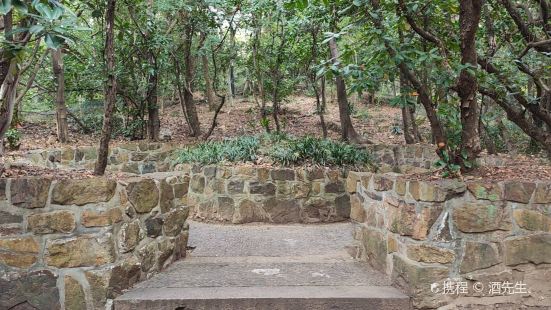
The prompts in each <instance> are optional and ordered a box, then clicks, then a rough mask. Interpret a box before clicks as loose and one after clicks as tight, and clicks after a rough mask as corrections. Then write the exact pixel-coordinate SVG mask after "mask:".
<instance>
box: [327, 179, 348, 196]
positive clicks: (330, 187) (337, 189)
mask: <svg viewBox="0 0 551 310" xmlns="http://www.w3.org/2000/svg"><path fill="white" fill-rule="evenodd" d="M344 190H345V189H344V184H343V183H342V182H332V183H328V184H325V193H327V194H341V193H344Z"/></svg>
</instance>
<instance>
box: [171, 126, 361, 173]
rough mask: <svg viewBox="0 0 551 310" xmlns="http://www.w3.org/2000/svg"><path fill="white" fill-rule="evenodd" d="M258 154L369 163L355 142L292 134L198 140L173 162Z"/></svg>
mask: <svg viewBox="0 0 551 310" xmlns="http://www.w3.org/2000/svg"><path fill="white" fill-rule="evenodd" d="M260 157H263V158H267V159H269V160H271V161H272V162H273V163H276V164H280V165H284V166H289V165H298V164H316V165H323V166H355V167H365V166H369V165H370V163H371V160H370V156H369V154H368V153H367V152H366V151H365V150H362V149H359V148H358V147H356V146H353V145H350V144H347V143H343V142H335V141H330V140H325V139H319V138H314V137H302V138H293V137H289V136H287V135H285V134H272V135H263V136H259V137H256V136H253V137H241V138H237V139H226V140H224V141H221V142H206V143H202V144H199V145H196V146H193V147H188V148H185V149H183V150H181V151H180V152H179V153H178V155H177V159H176V162H178V163H199V164H212V163H217V162H222V161H226V162H247V161H255V160H257V159H258V158H260Z"/></svg>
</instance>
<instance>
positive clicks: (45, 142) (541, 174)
mask: <svg viewBox="0 0 551 310" xmlns="http://www.w3.org/2000/svg"><path fill="white" fill-rule="evenodd" d="M315 107H316V104H315V99H314V98H310V97H305V96H295V97H291V98H290V99H289V100H288V102H286V103H284V104H283V108H282V113H281V116H280V120H281V124H282V128H283V129H282V130H283V131H284V132H285V133H287V134H290V135H294V136H305V135H309V136H316V137H321V136H322V131H321V126H320V120H319V115H317V114H316V113H315V111H316V108H315ZM197 108H198V114H199V119H200V122H201V129H202V132H203V133H204V132H206V131H208V129H209V127H210V124H211V122H212V117H213V114H214V113H213V112H211V111H209V110H208V107H207V106H206V105H205V104H199V105H198V106H197ZM161 115H162V117H161V135H168V136H170V142H172V143H176V144H181V145H191V144H195V143H198V142H200V141H201V140H200V139H198V138H194V137H190V131H189V128H188V125H187V123H186V122H185V119H184V117H183V114H182V110H181V107H180V106H179V105H171V106H167V107H164V108H163V111H162V112H161ZM325 121H326V124H327V128H328V134H329V138H330V139H335V140H337V139H339V137H340V127H339V113H338V106H337V104H336V103H335V102H334V100H331V99H329V104H328V106H327V113H326V114H325ZM352 121H353V123H354V127H355V129H356V131H357V132H358V133H359V134H360V135H362V136H364V137H366V138H368V139H369V140H371V141H372V142H373V143H376V144H389V145H390V144H404V137H403V135H402V132H401V110H400V109H399V108H396V107H391V106H388V105H384V104H374V105H369V106H368V105H365V104H362V103H356V104H355V111H354V113H353V115H352ZM417 121H418V123H419V124H421V125H420V132H421V135H423V136H424V137H425V139H427V138H428V137H430V128H429V127H428V125H426V123H427V122H426V120H424V119H423V117H422V116H418V120H417ZM270 125H271V126H272V127H273V125H274V124H273V120H271V122H270ZM19 131H20V132H21V135H22V140H21V147H20V149H19V150H18V151H11V152H8V153H7V155H8V156H9V155H13V156H17V154H18V153H21V152H26V151H29V150H34V149H47V148H59V147H62V145H61V144H59V143H58V142H57V141H56V135H55V123H54V118H53V117H50V118H46V119H43V120H40V121H38V120H33V121H27V122H25V123H23V124H22V126H21V128H20V129H19ZM262 132H263V128H262V126H261V124H260V111H259V107H258V106H257V105H256V104H255V103H254V102H253V101H252V100H247V99H236V100H234V101H233V103H231V102H227V103H226V106H225V107H224V109H223V110H222V111H221V113H220V114H219V116H218V126H217V127H216V129H215V130H214V132H213V134H212V136H211V139H214V140H221V139H224V138H232V137H240V136H244V135H255V134H260V133H262ZM98 140H99V136H98V135H97V134H83V133H79V131H78V130H77V128H72V130H71V133H70V145H71V146H90V145H97V141H98ZM123 142H128V141H127V140H125V139H123V138H117V139H114V140H113V144H118V143H123ZM499 156H500V158H502V159H503V161H504V162H505V163H506V165H505V167H479V168H477V169H475V170H474V171H472V172H470V173H469V174H468V175H466V176H464V177H465V178H468V179H484V180H491V181H500V180H504V179H511V178H512V179H519V180H527V181H530V180H551V166H550V165H548V164H546V163H544V162H543V161H542V160H541V158H537V157H534V156H528V155H514V156H512V155H506V154H500V155H499ZM21 175H58V176H60V177H64V176H65V177H68V176H74V175H81V176H84V177H86V176H88V175H91V173H90V172H89V171H72V172H65V175H63V173H56V171H55V170H50V169H42V168H38V167H35V168H32V167H27V168H25V167H14V168H12V169H9V170H6V171H5V172H4V174H3V176H4V177H16V176H21ZM416 177H418V178H423V179H427V178H428V179H433V178H439V177H440V176H439V175H438V174H431V175H419V176H416Z"/></svg>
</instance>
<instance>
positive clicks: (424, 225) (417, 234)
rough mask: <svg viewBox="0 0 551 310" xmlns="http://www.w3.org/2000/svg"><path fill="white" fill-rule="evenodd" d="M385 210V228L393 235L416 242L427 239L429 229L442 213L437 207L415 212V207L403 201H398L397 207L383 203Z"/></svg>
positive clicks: (439, 207)
mask: <svg viewBox="0 0 551 310" xmlns="http://www.w3.org/2000/svg"><path fill="white" fill-rule="evenodd" d="M385 208H387V218H388V221H387V222H386V226H387V228H388V229H389V230H390V231H391V232H393V233H397V234H399V235H401V236H411V237H412V238H414V239H416V240H425V239H426V238H427V236H428V233H429V231H430V228H431V227H432V226H433V224H434V223H435V222H436V220H437V219H438V217H439V216H440V213H441V212H442V207H441V206H438V205H434V206H429V207H424V208H421V209H420V211H417V210H416V208H415V205H411V204H407V203H405V202H403V201H400V202H399V205H398V206H397V207H396V206H393V205H391V204H389V203H385Z"/></svg>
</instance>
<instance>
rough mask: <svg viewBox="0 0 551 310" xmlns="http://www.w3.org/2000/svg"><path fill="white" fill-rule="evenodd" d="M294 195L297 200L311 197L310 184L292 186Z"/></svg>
mask: <svg viewBox="0 0 551 310" xmlns="http://www.w3.org/2000/svg"><path fill="white" fill-rule="evenodd" d="M291 191H292V195H293V197H294V198H295V199H305V198H308V196H310V184H308V183H302V182H301V183H295V184H293V186H292V189H291Z"/></svg>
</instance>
